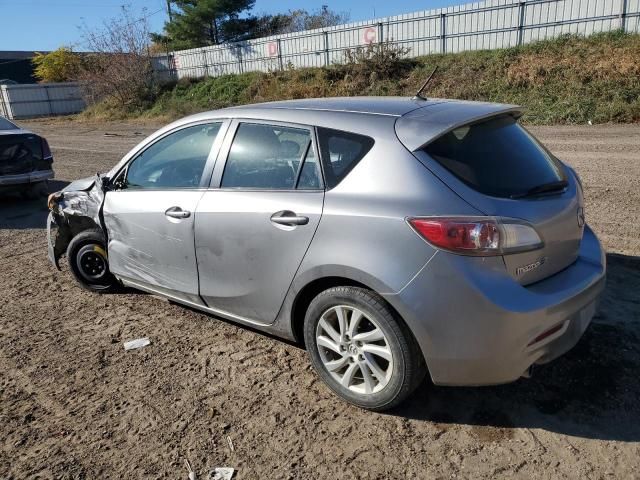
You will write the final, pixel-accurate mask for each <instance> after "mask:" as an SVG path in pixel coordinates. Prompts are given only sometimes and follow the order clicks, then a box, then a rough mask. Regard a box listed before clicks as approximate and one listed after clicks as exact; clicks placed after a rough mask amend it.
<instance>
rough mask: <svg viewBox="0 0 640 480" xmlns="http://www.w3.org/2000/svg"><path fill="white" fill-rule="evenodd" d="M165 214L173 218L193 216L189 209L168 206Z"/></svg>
mask: <svg viewBox="0 0 640 480" xmlns="http://www.w3.org/2000/svg"><path fill="white" fill-rule="evenodd" d="M164 214H165V215H166V216H167V217H171V218H189V217H190V216H191V212H189V211H188V210H182V209H181V208H180V207H171V208H168V209H167V210H166V211H165V212H164Z"/></svg>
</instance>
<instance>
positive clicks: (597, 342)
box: [394, 254, 640, 441]
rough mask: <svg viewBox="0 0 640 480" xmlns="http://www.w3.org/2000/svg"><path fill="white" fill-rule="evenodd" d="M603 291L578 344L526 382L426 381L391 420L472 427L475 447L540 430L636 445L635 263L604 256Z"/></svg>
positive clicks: (639, 387)
mask: <svg viewBox="0 0 640 480" xmlns="http://www.w3.org/2000/svg"><path fill="white" fill-rule="evenodd" d="M607 259H608V272H607V288H606V291H605V294H604V296H603V299H602V302H601V304H600V308H599V312H598V314H597V315H596V317H595V318H594V321H593V323H592V324H591V326H590V327H589V329H588V330H587V331H586V332H585V335H584V337H583V338H582V339H581V340H580V342H579V343H578V345H576V347H575V348H574V349H573V350H571V351H570V352H568V353H567V354H566V355H564V356H563V357H560V358H559V359H557V360H555V361H554V362H551V363H550V364H547V365H543V366H540V367H537V369H536V370H534V375H533V377H532V378H530V379H520V380H519V381H517V382H515V383H513V384H509V385H502V386H495V387H480V388H454V387H434V386H432V385H429V384H427V383H426V382H425V384H423V385H422V386H421V387H420V388H419V389H418V391H417V392H416V393H415V394H414V395H413V396H412V397H411V398H410V399H409V401H408V402H407V403H405V404H404V405H402V406H401V407H400V408H399V409H397V410H396V411H395V412H394V414H395V415H399V416H404V417H408V418H413V419H421V420H428V421H432V422H436V423H439V424H441V426H442V427H443V429H445V430H446V429H447V428H448V427H449V426H451V425H452V424H466V425H471V426H472V428H473V430H472V431H473V434H474V435H475V436H476V437H477V438H478V440H479V441H494V440H498V439H500V438H509V437H512V436H513V435H514V431H513V430H512V429H513V428H514V427H518V428H541V429H545V430H549V431H555V432H558V433H562V434H566V435H573V436H579V437H584V438H595V439H604V440H621V441H640V422H638V418H640V382H638V372H640V346H639V345H638V340H639V339H640V328H639V326H640V258H639V257H629V256H625V255H615V254H609V255H607Z"/></svg>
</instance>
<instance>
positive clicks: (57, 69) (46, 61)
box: [31, 47, 82, 82]
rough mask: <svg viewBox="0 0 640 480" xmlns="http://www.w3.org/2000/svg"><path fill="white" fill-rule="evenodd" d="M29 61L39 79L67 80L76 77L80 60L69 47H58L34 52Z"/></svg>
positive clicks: (49, 80) (46, 80)
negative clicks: (51, 50) (42, 51)
mask: <svg viewBox="0 0 640 480" xmlns="http://www.w3.org/2000/svg"><path fill="white" fill-rule="evenodd" d="M31 62H32V63H33V65H34V66H35V74H36V77H37V78H38V79H39V80H40V81H42V82H69V81H72V80H77V79H78V73H79V72H80V67H81V63H82V60H81V59H80V57H79V56H78V54H76V53H73V51H72V50H71V49H70V48H67V47H60V48H58V49H57V50H54V51H53V52H49V53H36V56H35V57H33V59H31Z"/></svg>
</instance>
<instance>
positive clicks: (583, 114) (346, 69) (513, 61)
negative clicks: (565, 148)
mask: <svg viewBox="0 0 640 480" xmlns="http://www.w3.org/2000/svg"><path fill="white" fill-rule="evenodd" d="M395 53H396V54H395V55H393V56H392V57H393V58H391V56H388V55H379V54H378V55H371V56H367V55H366V54H364V55H361V56H360V57H358V58H355V60H353V59H352V61H351V62H350V63H348V64H346V65H334V66H331V67H328V68H304V69H296V70H294V69H286V70H284V71H278V72H271V73H258V72H253V73H246V74H242V75H226V76H223V77H217V78H207V79H199V80H184V81H179V82H177V83H173V84H171V85H165V86H164V87H162V88H161V89H159V91H158V92H157V94H156V95H155V99H154V101H153V102H151V103H147V104H145V105H143V106H141V107H139V108H137V109H134V110H128V111H125V110H123V109H121V108H120V107H118V106H114V105H110V104H109V103H108V102H107V103H102V104H98V105H95V106H93V107H92V108H91V109H89V111H87V112H86V113H85V114H84V115H85V116H89V117H101V118H131V117H153V118H166V119H172V118H178V117H181V116H184V115H187V114H190V113H195V112H200V111H204V110H212V109H217V108H222V107H227V106H233V105H239V104H246V103H255V102H264V101H272V100H283V99H296V98H309V97H329V96H352V95H400V96H411V95H413V94H414V93H415V92H416V90H417V89H418V88H419V86H420V85H421V84H422V82H423V81H424V80H425V79H426V77H427V76H428V75H429V73H430V72H431V70H432V69H433V67H434V66H436V65H437V66H438V72H437V73H436V75H435V77H434V79H433V81H432V83H431V85H430V86H429V88H428V92H427V94H428V95H429V96H430V97H443V98H457V99H465V100H481V101H490V102H502V103H515V104H518V105H523V106H525V107H526V108H527V113H526V114H525V117H524V121H525V122H526V123H529V124H581V123H586V122H588V121H591V122H592V123H607V122H637V121H640V35H637V34H625V33H622V32H620V31H616V32H609V33H602V34H596V35H592V36H590V37H586V38H585V37H580V36H575V35H567V36H563V37H560V38H557V39H554V40H546V41H541V42H537V43H532V44H529V45H525V46H522V47H515V48H508V49H501V50H482V51H473V52H463V53H457V54H445V55H430V56H427V57H420V58H415V59H406V58H405V59H402V58H400V59H398V58H396V57H397V52H395Z"/></svg>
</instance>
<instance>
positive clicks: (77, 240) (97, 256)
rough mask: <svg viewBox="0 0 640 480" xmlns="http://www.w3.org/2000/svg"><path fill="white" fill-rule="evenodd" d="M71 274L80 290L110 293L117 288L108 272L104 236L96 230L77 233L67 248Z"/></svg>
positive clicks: (113, 278) (115, 281) (116, 282)
mask: <svg viewBox="0 0 640 480" xmlns="http://www.w3.org/2000/svg"><path fill="white" fill-rule="evenodd" d="M67 260H68V261H69V266H70V267H71V273H73V276H74V277H75V279H76V281H77V282H78V283H79V284H80V286H81V287H82V288H85V289H87V290H90V291H92V292H98V293H110V292H113V291H116V290H117V289H118V287H119V284H118V281H117V280H116V278H115V277H114V276H113V275H112V274H111V272H110V271H109V261H108V258H107V250H106V246H105V241H104V236H103V235H102V233H101V232H100V231H98V230H87V231H85V232H82V233H79V234H78V235H76V236H75V237H73V239H72V240H71V242H69V246H68V247H67Z"/></svg>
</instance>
